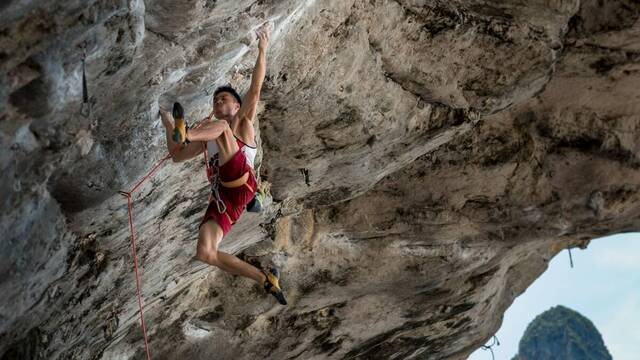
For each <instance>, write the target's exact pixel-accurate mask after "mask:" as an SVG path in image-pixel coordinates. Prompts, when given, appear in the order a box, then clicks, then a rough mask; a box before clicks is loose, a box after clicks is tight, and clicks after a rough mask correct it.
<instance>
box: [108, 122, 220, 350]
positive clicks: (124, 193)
mask: <svg viewBox="0 0 640 360" xmlns="http://www.w3.org/2000/svg"><path fill="white" fill-rule="evenodd" d="M212 116H213V112H212V114H210V115H209V116H208V117H206V118H204V119H202V120H201V121H199V122H198V123H200V122H202V121H205V120H210V119H211V117H212ZM198 123H196V124H198ZM194 125H195V124H194ZM180 146H181V145H180V144H178V145H176V147H174V148H173V150H171V151H170V152H169V154H167V156H165V157H164V158H163V159H162V160H160V161H159V162H158V163H157V164H156V165H155V166H154V167H153V168H152V169H151V170H150V171H149V172H148V173H147V174H146V175H145V176H144V177H142V179H140V181H138V182H137V183H136V184H135V185H134V186H133V188H132V189H131V190H130V191H120V192H119V193H120V195H122V196H125V197H126V198H127V206H128V208H129V230H130V232H131V254H132V256H133V270H134V273H135V275H136V293H137V295H138V308H139V309H140V326H141V327H142V335H143V337H144V348H145V351H146V352H147V360H151V352H150V351H149V340H148V338H147V328H146V326H145V325H144V313H143V311H142V291H141V289H140V275H139V272H138V255H137V253H136V235H135V230H134V228H133V200H132V198H131V197H132V196H133V193H134V192H135V191H136V190H137V189H138V187H140V185H142V183H143V182H145V180H147V179H148V178H149V177H151V176H152V175H153V174H154V173H155V172H156V170H158V168H159V167H160V165H162V164H163V163H164V162H165V161H166V160H167V159H169V158H171V157H172V156H173V154H174V153H175V152H176V150H178V149H179V148H180ZM206 164H207V161H206V153H205V165H206Z"/></svg>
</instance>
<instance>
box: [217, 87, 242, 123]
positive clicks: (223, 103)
mask: <svg viewBox="0 0 640 360" xmlns="http://www.w3.org/2000/svg"><path fill="white" fill-rule="evenodd" d="M238 110H240V103H238V100H236V98H235V97H233V95H231V94H230V93H228V92H224V91H223V92H221V93H219V94H218V95H216V96H215V97H214V98H213V115H214V116H215V117H216V119H227V118H229V117H233V116H234V115H235V114H236V113H237V112H238Z"/></svg>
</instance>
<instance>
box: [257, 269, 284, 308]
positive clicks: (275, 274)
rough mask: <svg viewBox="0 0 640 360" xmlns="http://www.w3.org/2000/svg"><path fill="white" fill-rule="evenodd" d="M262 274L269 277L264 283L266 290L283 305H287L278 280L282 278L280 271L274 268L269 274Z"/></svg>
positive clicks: (264, 272)
mask: <svg viewBox="0 0 640 360" xmlns="http://www.w3.org/2000/svg"><path fill="white" fill-rule="evenodd" d="M262 273H263V274H264V276H266V277H267V279H266V280H265V282H264V290H265V291H266V292H268V293H269V294H271V295H273V296H274V297H275V298H276V299H277V300H278V302H279V303H280V304H281V305H287V300H286V299H285V298H284V293H283V292H282V289H280V285H279V284H278V279H279V278H280V272H279V271H278V269H275V268H272V269H270V270H269V272H266V271H264V270H263V271H262Z"/></svg>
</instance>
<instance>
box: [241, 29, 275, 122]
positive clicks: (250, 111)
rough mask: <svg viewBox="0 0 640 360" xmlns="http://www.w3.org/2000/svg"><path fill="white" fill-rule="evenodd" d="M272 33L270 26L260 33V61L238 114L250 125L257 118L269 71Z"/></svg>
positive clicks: (254, 69) (257, 61)
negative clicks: (261, 90) (261, 94)
mask: <svg viewBox="0 0 640 360" xmlns="http://www.w3.org/2000/svg"><path fill="white" fill-rule="evenodd" d="M270 32H271V28H270V26H263V27H262V29H261V30H260V31H258V34H257V35H258V60H256V66H255V67H254V68H253V74H252V75H251V85H250V86H249V91H248V92H247V94H246V95H245V97H244V99H243V100H242V106H241V107H240V111H239V112H238V116H239V118H240V120H244V121H248V122H250V123H253V120H254V119H255V117H256V108H257V107H258V101H259V100H260V89H261V88H262V83H263V82H264V75H265V73H266V71H267V46H268V45H269V33H270Z"/></svg>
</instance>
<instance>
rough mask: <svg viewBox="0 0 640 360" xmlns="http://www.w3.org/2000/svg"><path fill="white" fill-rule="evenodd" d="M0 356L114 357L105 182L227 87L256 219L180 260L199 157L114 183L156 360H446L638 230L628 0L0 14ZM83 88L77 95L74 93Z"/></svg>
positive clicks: (193, 218)
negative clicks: (563, 257) (230, 269)
mask: <svg viewBox="0 0 640 360" xmlns="http://www.w3.org/2000/svg"><path fill="white" fill-rule="evenodd" d="M0 11H1V13H0V20H2V21H1V22H0V24H1V25H0V45H1V46H0V60H1V62H0V70H1V71H0V148H1V151H0V165H1V167H2V178H1V180H0V194H2V196H1V198H0V199H1V201H0V206H1V214H2V217H1V219H0V230H1V231H2V234H3V235H2V241H0V254H1V255H2V259H3V260H2V261H1V262H0V270H1V273H2V274H3V276H2V278H1V280H0V355H1V354H4V357H5V358H43V359H45V358H46V359H69V358H77V359H81V358H82V359H129V358H131V359H138V358H143V357H144V356H145V355H144V347H143V339H142V333H141V331H140V326H139V323H138V304H137V300H136V296H135V293H136V291H135V278H134V275H133V265H132V264H133V259H132V256H131V243H130V238H129V228H128V213H127V202H126V199H125V198H124V197H123V196H121V195H120V194H118V191H120V190H129V189H131V188H132V187H133V185H134V184H135V183H136V182H137V180H138V179H140V178H141V177H142V176H143V175H144V174H146V173H147V171H149V170H150V169H151V167H152V166H153V165H154V164H155V163H157V162H158V161H160V160H161V159H162V158H163V157H164V156H165V155H166V151H167V149H166V144H165V143H164V133H163V131H164V129H163V127H162V125H161V123H160V121H159V118H158V116H157V113H158V108H159V106H165V107H168V106H170V105H171V104H172V103H173V102H174V101H180V102H181V103H182V104H183V106H184V107H185V108H186V110H187V113H188V117H189V119H190V121H194V120H197V119H200V118H203V117H204V116H206V115H207V114H208V113H209V111H210V101H211V94H212V91H213V90H214V89H215V87H216V86H219V85H223V84H227V83H229V84H231V85H233V86H235V87H237V88H238V89H240V92H241V93H242V92H244V91H246V89H247V88H248V84H249V80H250V75H251V71H252V68H253V64H254V62H255V57H256V53H257V52H256V48H257V47H256V44H255V40H254V39H253V37H252V35H251V34H252V33H253V32H254V31H255V29H257V28H258V27H259V26H261V25H262V24H264V23H265V22H271V23H272V24H273V27H274V31H273V33H272V37H271V45H270V48H269V53H268V58H267V62H268V64H267V69H268V71H267V78H266V81H265V84H264V87H263V92H262V102H261V106H260V111H259V114H258V122H257V125H256V126H257V130H259V131H258V133H259V139H258V142H259V145H260V154H259V158H258V165H259V168H258V170H259V173H260V175H261V181H262V182H263V184H264V185H265V186H266V187H267V188H269V189H270V196H269V198H268V201H267V204H266V205H267V209H266V211H264V212H263V213H260V214H245V215H243V217H242V219H241V221H240V222H239V223H238V224H236V225H235V226H234V229H233V230H232V232H231V233H230V235H229V236H228V238H226V239H225V240H224V241H223V243H222V245H221V247H222V250H224V251H228V252H232V253H236V254H240V255H241V256H243V257H244V258H245V259H247V260H248V261H254V262H257V263H261V264H263V265H266V264H268V263H274V264H276V265H278V266H279V267H280V268H281V269H282V273H283V280H282V283H283V286H284V288H285V289H286V292H287V295H288V297H289V301H290V305H289V306H287V307H281V306H279V305H276V304H275V303H274V300H273V299H271V298H267V297H266V295H265V294H264V293H263V292H262V291H261V290H260V289H259V288H258V287H257V286H256V285H255V284H253V283H251V282H250V281H249V280H246V279H240V278H235V277H233V276H231V275H227V274H225V273H222V272H220V271H217V270H214V269H213V268H211V267H208V266H205V265H204V264H202V263H200V262H197V261H195V260H194V258H193V255H194V254H195V244H196V240H197V231H198V223H199V221H200V219H201V216H202V213H203V211H204V209H205V207H206V199H207V197H208V192H209V189H208V184H207V181H206V178H205V175H204V169H203V164H202V159H201V158H197V159H194V160H191V161H188V162H185V163H172V162H170V161H169V162H168V163H166V164H164V165H163V166H162V167H161V168H160V169H159V170H158V171H157V173H156V174H155V175H154V176H153V177H152V178H151V179H150V180H148V181H147V182H145V183H143V185H142V186H141V187H140V188H139V189H138V190H137V191H136V192H135V193H134V195H133V200H134V202H133V206H134V219H135V224H136V234H137V244H138V248H137V252H138V257H139V263H140V267H141V268H140V271H141V282H142V291H143V294H142V295H143V300H144V304H145V322H146V325H147V329H148V333H149V339H150V348H151V353H152V356H153V357H154V358H159V359H175V358H193V359H200V358H202V359H209V358H211V357H215V358H217V359H253V358H256V357H262V358H265V357H266V358H296V357H297V358H305V359H306V358H367V359H368V358H380V359H387V358H424V359H464V358H466V356H467V355H468V354H470V353H471V352H472V351H473V350H475V349H476V348H477V347H479V346H480V345H481V344H482V343H483V342H485V341H486V340H487V339H489V338H490V336H491V335H492V334H493V333H494V332H495V331H496V330H497V329H498V327H499V325H500V323H501V319H502V314H503V313H504V311H505V310H506V308H507V307H508V306H509V305H510V304H511V303H512V301H513V299H514V298H515V297H516V296H518V295H519V294H521V293H522V292H523V291H524V290H525V289H526V288H527V286H529V285H530V284H531V283H532V282H533V281H534V280H535V279H536V278H537V277H538V276H539V275H540V274H541V273H542V272H544V270H545V269H546V267H547V264H548V262H549V260H550V259H551V258H552V257H553V256H554V255H556V254H557V253H558V252H560V251H561V250H562V249H564V248H566V247H573V246H581V247H584V246H586V244H587V243H588V242H589V241H590V240H591V239H593V238H595V237H600V236H604V235H608V234H614V233H619V232H623V231H637V230H638V229H639V228H640V220H638V219H640V217H639V215H640V206H639V205H638V204H640V202H639V201H638V200H639V199H638V197H639V195H638V194H639V191H638V187H639V186H638V184H640V171H639V165H640V157H639V154H640V141H638V136H639V135H640V128H639V125H638V124H639V120H640V101H639V100H640V89H639V87H638V84H640V36H639V35H640V22H639V18H640V3H638V1H635V0H611V1H596V0H584V1H578V0H563V1H558V0H544V1H542V0H537V1H527V2H523V1H515V0H509V1H493V0H455V1H439V0H430V1H429V0H423V1H421V0H371V1H364V0H340V1H338V0H335V1H328V0H327V1H313V0H282V1H244V0H239V1H228V0H225V1H223V0H218V1H216V0H195V1H169V0H147V1H141V0H128V1H124V0H121V1H88V2H87V1H73V0H71V1H62V2H61V1H50V0H42V1H26V0H23V1H21V0H14V1H6V2H4V3H3V4H2V5H0ZM83 58H84V59H85V61H84V63H85V68H84V73H85V75H86V79H87V90H88V91H87V93H86V95H87V101H86V103H83V90H82V77H83V66H82V64H83Z"/></svg>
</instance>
